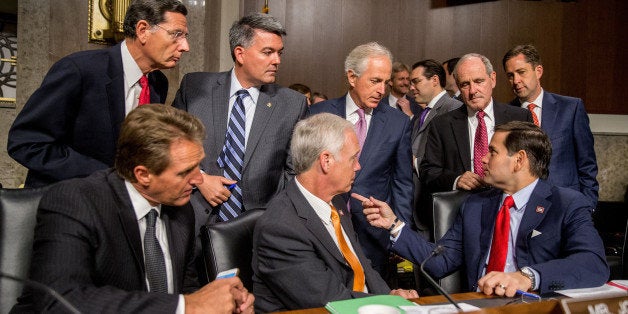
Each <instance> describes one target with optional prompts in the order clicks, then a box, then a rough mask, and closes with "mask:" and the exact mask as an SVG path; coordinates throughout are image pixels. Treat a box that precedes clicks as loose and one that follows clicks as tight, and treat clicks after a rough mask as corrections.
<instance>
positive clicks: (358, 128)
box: [354, 108, 366, 158]
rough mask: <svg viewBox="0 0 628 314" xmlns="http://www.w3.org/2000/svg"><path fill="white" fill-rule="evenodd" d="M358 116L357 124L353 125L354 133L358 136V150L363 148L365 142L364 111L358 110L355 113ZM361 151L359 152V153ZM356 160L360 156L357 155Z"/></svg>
mask: <svg viewBox="0 0 628 314" xmlns="http://www.w3.org/2000/svg"><path fill="white" fill-rule="evenodd" d="M356 112H357V113H358V116H359V117H360V118H359V119H358V122H356V123H355V126H354V128H355V133H356V134H357V136H358V142H359V143H360V149H362V147H363V146H364V141H365V140H366V119H364V109H362V108H358V110H357V111H356ZM361 152H362V151H360V153H361ZM358 158H360V154H358Z"/></svg>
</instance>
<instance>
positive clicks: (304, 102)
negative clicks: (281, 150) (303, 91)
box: [277, 97, 308, 191]
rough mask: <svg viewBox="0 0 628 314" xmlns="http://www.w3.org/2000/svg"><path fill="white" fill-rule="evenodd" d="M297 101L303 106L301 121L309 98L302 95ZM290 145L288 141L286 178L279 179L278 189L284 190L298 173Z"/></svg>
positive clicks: (284, 174) (300, 114)
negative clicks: (295, 170) (295, 169)
mask: <svg viewBox="0 0 628 314" xmlns="http://www.w3.org/2000/svg"><path fill="white" fill-rule="evenodd" d="M296 102H297V103H299V104H298V106H299V108H301V111H300V113H299V118H298V121H300V120H301V119H303V118H305V115H306V114H307V112H308V105H307V100H306V99H305V97H302V98H301V99H299V100H298V101H296ZM289 105H291V106H294V105H295V104H289ZM298 121H297V122H298ZM295 125H296V122H295ZM293 128H294V127H293ZM290 145H291V143H290V142H288V146H287V148H286V149H287V152H288V154H287V156H286V164H285V166H284V172H283V176H284V178H283V180H279V186H278V187H277V191H281V190H283V188H284V187H285V185H286V182H288V181H289V180H290V179H292V178H293V177H294V176H295V175H296V173H295V172H294V166H293V164H292V153H291V151H290Z"/></svg>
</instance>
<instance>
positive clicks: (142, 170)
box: [133, 165, 151, 186]
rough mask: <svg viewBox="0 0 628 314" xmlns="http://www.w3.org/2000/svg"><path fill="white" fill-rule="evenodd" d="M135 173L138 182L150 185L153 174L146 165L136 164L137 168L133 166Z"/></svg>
mask: <svg viewBox="0 0 628 314" xmlns="http://www.w3.org/2000/svg"><path fill="white" fill-rule="evenodd" d="M133 175H134V176H135V180H137V183H138V184H140V185H142V186H149V185H150V181H151V174H150V171H148V168H146V167H145V166H142V165H139V166H135V168H133Z"/></svg>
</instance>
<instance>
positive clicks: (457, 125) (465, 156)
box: [451, 105, 471, 170]
mask: <svg viewBox="0 0 628 314" xmlns="http://www.w3.org/2000/svg"><path fill="white" fill-rule="evenodd" d="M453 112H454V113H453V115H452V119H451V130H452V132H453V134H454V140H455V141H456V147H458V153H459V154H460V160H462V165H463V167H464V169H465V170H471V148H470V144H469V143H471V142H470V140H469V122H468V119H467V106H464V105H463V106H462V107H460V108H458V109H456V110H455V111H453Z"/></svg>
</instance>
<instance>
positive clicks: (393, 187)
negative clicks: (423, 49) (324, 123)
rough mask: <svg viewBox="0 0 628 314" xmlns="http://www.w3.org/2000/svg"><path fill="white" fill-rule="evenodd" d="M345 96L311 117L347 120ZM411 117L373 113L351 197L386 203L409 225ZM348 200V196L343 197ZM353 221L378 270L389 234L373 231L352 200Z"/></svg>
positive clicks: (390, 111) (385, 110)
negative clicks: (323, 115)
mask: <svg viewBox="0 0 628 314" xmlns="http://www.w3.org/2000/svg"><path fill="white" fill-rule="evenodd" d="M345 111H346V98H345V96H343V97H340V98H336V99H330V100H327V101H324V102H320V103H317V104H314V105H312V106H310V109H309V114H310V115H313V114H316V113H320V112H329V113H332V114H335V115H338V116H340V117H342V118H346V117H347V115H346V112H345ZM411 130H412V126H411V125H410V119H408V116H407V115H406V114H405V113H403V112H401V111H400V110H397V109H395V108H392V107H390V106H388V105H386V104H383V103H381V102H380V103H379V105H378V106H377V107H376V108H375V109H373V116H372V117H371V122H370V126H369V129H368V133H367V135H366V140H365V141H364V147H363V148H362V152H361V153H360V160H359V161H360V165H361V166H362V169H361V170H359V171H358V172H357V173H356V176H355V181H354V183H353V187H352V188H351V191H350V193H358V194H360V195H363V196H365V197H369V196H373V197H375V198H376V199H379V200H385V201H386V202H387V203H388V204H391V208H394V209H395V213H396V214H397V216H398V217H399V218H400V219H402V220H403V221H405V222H406V223H411V224H412V223H413V219H412V196H413V195H412V191H413V188H414V187H413V185H414V184H413V182H412V152H411V149H410V133H411ZM343 196H344V197H345V199H346V200H349V198H350V197H349V194H344V195H343ZM350 207H351V213H353V215H352V217H351V219H352V221H353V226H354V228H355V230H356V232H357V233H358V237H359V238H360V243H361V244H362V247H363V248H364V251H365V253H366V256H367V257H368V258H369V259H370V260H371V261H372V262H373V265H375V266H376V268H378V267H379V266H381V265H385V264H386V263H387V261H388V242H389V239H388V232H386V231H385V230H381V229H378V228H375V227H372V226H371V225H370V224H369V223H368V222H367V221H366V218H365V217H364V215H363V214H362V203H361V202H359V201H358V200H356V199H354V198H350Z"/></svg>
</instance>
